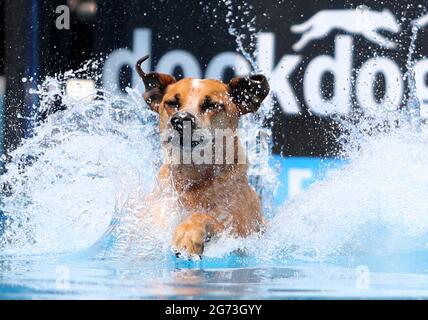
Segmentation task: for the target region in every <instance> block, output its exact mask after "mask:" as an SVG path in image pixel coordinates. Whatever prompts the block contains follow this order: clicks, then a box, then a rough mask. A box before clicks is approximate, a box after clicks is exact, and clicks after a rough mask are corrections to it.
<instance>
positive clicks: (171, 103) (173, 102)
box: [165, 100, 179, 109]
mask: <svg viewBox="0 0 428 320" xmlns="http://www.w3.org/2000/svg"><path fill="white" fill-rule="evenodd" d="M165 106H166V107H168V108H173V109H177V108H178V107H179V103H178V101H177V100H169V101H166V102H165Z"/></svg>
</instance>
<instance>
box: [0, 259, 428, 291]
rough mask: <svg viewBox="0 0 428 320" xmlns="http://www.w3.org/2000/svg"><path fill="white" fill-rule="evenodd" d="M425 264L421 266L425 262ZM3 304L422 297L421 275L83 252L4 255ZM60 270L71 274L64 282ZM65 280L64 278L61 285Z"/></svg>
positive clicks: (424, 279)
mask: <svg viewBox="0 0 428 320" xmlns="http://www.w3.org/2000/svg"><path fill="white" fill-rule="evenodd" d="M424 264H426V263H424ZM0 266H1V269H0V270H1V278H0V292H1V294H0V298H1V299H229V298H233V299H284V298H287V299H288V298H291V299H295V298H299V299H300V298H311V299H324V298H427V297H428V290H427V288H428V275H427V274H426V273H424V272H422V271H421V272H420V273H410V272H409V273H406V272H400V273H397V272H395V273H394V272H388V273H387V272H376V271H373V270H371V271H370V274H369V283H368V286H365V285H363V286H360V285H359V284H358V281H359V280H358V277H359V274H358V268H342V267H337V266H333V265H330V264H325V263H323V264H308V263H298V262H294V263H290V264H285V265H281V264H279V265H278V264H277V265H275V266H266V265H265V266H263V265H258V264H257V263H255V262H254V261H253V260H252V259H251V258H242V257H238V256H230V257H227V258H225V259H221V260H215V259H206V260H203V261H201V262H197V263H195V262H186V261H177V260H176V259H175V258H174V257H173V256H171V258H170V259H169V261H168V263H164V264H163V265H159V264H157V263H154V262H150V261H133V262H132V264H128V265H127V264H121V263H118V262H117V261H109V260H97V259H90V258H88V257H84V256H82V255H39V256H13V257H10V256H2V257H1V260H0ZM64 267H66V268H67V270H68V272H69V275H68V276H66V277H65V278H64ZM64 279H65V280H64Z"/></svg>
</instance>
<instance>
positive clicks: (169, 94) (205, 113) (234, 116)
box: [136, 56, 269, 147]
mask: <svg viewBox="0 0 428 320" xmlns="http://www.w3.org/2000/svg"><path fill="white" fill-rule="evenodd" d="M147 58H148V56H145V57H143V58H141V59H140V60H139V61H138V62H137V65H136V68H137V71H138V73H139V75H140V76H141V78H142V80H143V82H144V85H145V88H146V91H145V93H144V99H145V101H146V103H147V104H148V106H149V107H150V108H151V109H152V110H153V111H155V112H157V113H158V114H159V120H160V131H161V133H162V132H165V131H171V130H173V131H175V132H178V134H179V135H181V136H183V135H184V134H185V132H186V129H189V130H191V131H193V130H198V129H202V130H208V131H210V132H211V134H214V131H215V130H217V129H231V130H233V131H235V130H236V129H237V127H238V122H239V117H240V116H241V115H243V114H247V113H251V112H256V111H257V110H258V109H259V107H260V105H261V103H262V101H263V100H264V99H265V98H266V96H267V95H268V93H269V84H268V81H267V79H266V78H265V77H264V76H263V75H252V76H248V77H237V78H233V79H232V80H231V81H230V82H229V84H225V83H223V82H221V81H218V80H212V79H204V80H200V79H191V78H185V79H182V80H179V81H176V79H175V78H174V77H173V76H171V75H167V74H162V73H157V72H150V73H145V72H144V71H143V70H142V69H141V63H142V62H144V61H145V60H146V59H147ZM197 144H198V141H193V142H192V147H194V146H196V145H197Z"/></svg>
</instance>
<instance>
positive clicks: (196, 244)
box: [172, 221, 206, 257]
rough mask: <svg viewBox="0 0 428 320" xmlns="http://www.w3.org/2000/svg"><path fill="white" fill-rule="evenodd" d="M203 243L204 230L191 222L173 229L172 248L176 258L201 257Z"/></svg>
mask: <svg viewBox="0 0 428 320" xmlns="http://www.w3.org/2000/svg"><path fill="white" fill-rule="evenodd" d="M205 241H206V231H205V228H204V227H203V226H201V225H199V224H195V223H192V221H185V222H183V223H181V224H180V225H178V227H177V228H176V229H175V233H174V238H173V242H172V247H173V249H174V251H175V253H176V255H177V256H180V255H185V256H186V255H188V256H190V257H194V256H197V257H201V255H202V252H203V251H204V245H205Z"/></svg>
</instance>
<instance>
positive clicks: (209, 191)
mask: <svg viewBox="0 0 428 320" xmlns="http://www.w3.org/2000/svg"><path fill="white" fill-rule="evenodd" d="M147 59H148V56H144V57H143V58H141V59H140V60H139V61H138V62H137V64H136V69H137V72H138V74H139V75H140V76H141V78H142V80H143V82H144V85H145V92H144V95H143V97H144V100H145V101H146V103H147V105H148V106H149V107H150V109H151V110H153V111H154V112H156V113H158V114H159V128H160V136H161V137H162V139H161V140H162V141H161V147H162V149H163V154H164V159H163V161H164V162H163V164H162V166H161V168H160V171H159V175H158V179H157V184H156V186H155V188H154V190H153V191H152V192H151V193H150V194H149V195H148V196H147V197H146V199H145V202H146V205H147V207H150V210H151V212H152V219H153V222H154V223H157V224H159V225H162V221H163V220H164V218H163V217H164V215H165V212H166V214H168V211H169V210H170V208H171V207H175V208H179V209H181V210H183V211H184V212H185V213H186V214H185V215H186V216H185V218H184V220H182V221H181V222H180V223H179V224H178V226H177V227H176V228H175V231H174V234H173V242H172V248H173V249H174V251H175V252H176V254H177V256H179V255H184V256H201V255H202V253H203V251H204V245H205V243H206V241H208V240H209V239H210V238H211V237H213V236H216V235H218V234H219V233H221V232H222V231H225V230H230V232H231V233H232V235H234V236H238V237H245V236H248V235H250V234H254V233H257V232H260V231H261V230H262V229H263V227H264V224H265V222H264V219H263V215H262V211H261V205H260V199H259V196H258V195H257V193H256V192H255V190H254V189H253V188H252V187H251V186H250V185H249V183H248V178H247V166H248V165H247V161H246V158H245V152H243V150H242V148H243V147H242V145H241V143H240V142H239V139H238V137H237V129H238V122H239V118H240V117H241V116H242V115H244V114H247V113H250V112H256V111H257V110H258V108H259V107H260V105H261V103H262V101H263V100H264V99H265V98H266V96H267V95H268V93H269V84H268V81H267V80H266V78H265V77H264V76H263V75H252V76H248V77H237V78H233V79H232V80H231V81H230V82H229V84H225V83H223V82H221V81H218V80H212V79H204V80H201V79H192V78H184V79H182V80H179V81H177V80H176V79H175V78H174V77H173V76H171V75H168V74H162V73H157V72H150V73H145V72H144V71H143V70H142V68H141V64H142V63H143V62H144V61H145V60H147ZM198 131H199V132H203V133H204V134H200V135H198V138H196V139H195V133H196V132H198ZM218 132H221V133H224V132H227V133H228V135H229V137H227V136H226V137H225V139H228V138H232V139H233V140H232V141H233V142H232V149H231V150H224V145H223V144H222V143H219V140H222V141H221V142H223V136H222V137H221V139H218V138H207V137H208V136H209V137H218ZM230 135H231V137H230ZM174 141H175V142H174ZM219 145H220V147H219ZM198 148H199V149H200V150H198V152H197V153H198V154H199V155H201V154H202V155H203V158H204V160H205V161H201V159H194V158H193V157H188V155H190V156H191V155H194V154H195V151H196V150H197V149H198ZM201 150H202V151H201ZM230 151H231V152H230ZM177 154H178V155H179V156H177ZM243 154H244V157H242V155H243ZM185 158H187V161H186V159H185ZM242 158H244V161H243V159H242ZM171 188H172V189H173V190H175V193H176V195H177V202H176V203H173V204H172V203H169V202H170V201H171V200H170V198H168V199H169V200H166V199H165V197H164V195H165V194H166V193H167V192H168V191H167V190H171ZM171 214H174V213H173V212H171ZM139 216H140V217H141V219H144V218H145V212H144V211H143V212H141V213H140V215H139Z"/></svg>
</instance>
